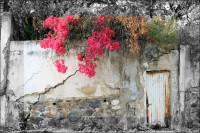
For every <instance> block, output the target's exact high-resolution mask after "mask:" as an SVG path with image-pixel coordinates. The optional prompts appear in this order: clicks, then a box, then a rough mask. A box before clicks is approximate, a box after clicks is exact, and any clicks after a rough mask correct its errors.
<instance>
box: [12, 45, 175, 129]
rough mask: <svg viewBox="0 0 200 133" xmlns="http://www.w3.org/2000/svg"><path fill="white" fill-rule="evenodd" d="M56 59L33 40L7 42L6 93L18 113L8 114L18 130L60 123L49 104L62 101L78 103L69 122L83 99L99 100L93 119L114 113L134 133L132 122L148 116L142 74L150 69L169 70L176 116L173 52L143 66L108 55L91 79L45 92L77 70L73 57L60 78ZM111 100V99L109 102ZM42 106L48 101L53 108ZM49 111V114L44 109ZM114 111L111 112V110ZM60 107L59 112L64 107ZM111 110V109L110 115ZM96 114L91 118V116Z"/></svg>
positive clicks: (117, 54) (77, 79)
mask: <svg viewBox="0 0 200 133" xmlns="http://www.w3.org/2000/svg"><path fill="white" fill-rule="evenodd" d="M71 52H72V53H73V51H71ZM55 57H56V55H55V54H54V53H53V52H51V51H49V50H44V49H41V48H40V46H39V43H38V42H36V41H11V43H10V58H9V65H10V66H9V72H8V79H9V83H8V90H10V91H12V92H13V95H12V96H10V101H12V103H13V106H14V107H13V109H14V110H17V111H18V112H19V115H18V116H17V115H16V114H14V115H11V116H13V117H14V116H16V117H17V118H18V121H20V123H21V125H15V126H16V127H18V128H19V127H21V128H24V127H26V128H29V129H35V127H34V126H36V127H37V128H45V127H48V125H49V124H48V123H49V122H51V121H53V120H52V119H54V120H55V121H59V116H60V114H62V111H61V112H60V111H59V110H58V109H57V108H55V105H53V104H54V103H58V104H59V103H60V102H66V101H68V102H69V103H70V105H73V103H74V102H75V103H76V107H75V108H76V111H75V112H74V110H71V108H72V107H70V108H69V111H66V110H65V111H66V112H65V117H66V118H68V119H70V118H69V117H70V116H69V115H70V114H71V113H77V110H79V109H78V108H80V106H79V101H80V100H81V99H82V100H84V99H92V101H93V100H94V101H93V102H96V101H98V102H99V103H100V105H99V106H98V107H95V108H93V109H95V110H92V112H93V113H94V112H95V113H94V114H99V115H103V114H104V113H105V112H104V113H103V112H100V113H99V112H98V111H97V112H96V110H104V111H111V112H115V111H117V112H116V113H117V114H116V115H115V116H117V117H118V116H120V117H119V118H118V120H119V119H122V118H123V117H127V118H130V119H126V121H127V123H126V122H124V123H121V124H122V125H123V126H122V127H121V128H122V129H124V128H125V129H126V128H127V126H128V127H129V128H131V127H132V128H133V127H134V126H136V123H140V124H141V123H143V124H144V123H145V116H146V115H145V100H144V99H145V97H144V82H145V76H144V75H145V71H149V70H170V71H171V82H172V92H173V93H172V95H171V102H172V108H171V112H172V114H171V115H172V116H174V114H175V113H174V112H175V110H176V109H177V108H176V107H175V103H174V102H173V101H174V100H175V101H176V100H177V95H178V94H177V90H178V88H177V87H178V86H177V83H178V81H177V79H178V78H177V62H178V51H177V50H174V51H172V52H171V53H170V54H164V55H162V56H160V58H159V59H158V61H151V62H144V63H139V61H138V60H137V58H136V57H135V56H133V55H130V56H128V57H126V58H124V57H123V56H121V55H120V52H111V53H110V55H109V56H107V57H105V58H102V59H101V60H100V61H99V63H98V67H97V71H96V76H95V77H94V78H91V79H90V78H88V77H86V76H85V75H83V74H81V73H79V72H77V73H76V74H75V75H74V76H72V77H70V78H69V79H68V80H66V82H65V83H64V84H63V85H60V86H58V87H55V88H51V90H47V89H46V90H45V88H49V87H52V86H54V85H56V84H58V83H59V82H61V81H63V80H64V79H65V78H66V77H67V76H69V75H71V74H73V73H74V72H75V71H76V70H77V69H78V68H77V63H78V62H77V59H76V55H75V54H72V55H70V56H68V57H66V58H65V61H66V64H67V65H68V67H69V69H68V71H67V73H66V74H64V75H63V74H60V73H58V72H57V70H56V68H55V66H54V65H53V60H54V59H55ZM145 64H147V66H146V65H145ZM142 75H143V76H142ZM105 97H106V98H105ZM74 98H75V99H74ZM110 98H111V100H108V99H110ZM104 100H108V101H109V102H108V104H106V105H104ZM113 100H117V104H116V105H115V103H114V105H112V104H111V103H112V101H113ZM46 102H47V103H49V102H50V105H51V106H50V105H49V104H47V103H46ZM86 103H87V104H88V103H90V101H86ZM127 104H129V108H127ZM41 105H42V106H44V109H41V111H39V112H38V109H37V108H39V107H41ZM38 106H39V107H38ZM47 106H49V108H50V109H47V108H46V107H47ZM52 106H53V107H52ZM56 106H57V104H56ZM112 106H114V108H111V107H112ZM60 108H61V110H62V108H64V106H61V107H60ZM85 108H87V107H85ZM103 108H104V109H103ZM110 108H111V109H113V110H110ZM88 109H91V107H88ZM11 110H12V109H11ZM14 110H12V111H14ZM12 111H11V112H12ZM56 112H57V113H56ZM93 113H92V114H93ZM76 115H78V116H80V115H82V114H79V113H78V114H76ZM99 115H95V117H98V116H99ZM111 116H112V115H110V116H108V117H109V120H111ZM50 117H51V118H50ZM22 118H23V119H22ZM33 120H36V121H38V123H40V126H39V125H36V124H34V123H32V124H33V125H34V126H33V125H31V123H30V122H33ZM45 121H46V123H47V125H46V126H44V125H43V124H44V122H45ZM118 122H119V121H118ZM118 122H117V123H118ZM135 122H136V123H135ZM83 123H84V122H83ZM134 124H135V125H134ZM42 125H43V126H42ZM50 125H51V124H50ZM58 125H59V124H58ZM61 125H62V124H61ZM83 125H84V124H83ZM124 125H126V126H124ZM80 128H83V127H80Z"/></svg>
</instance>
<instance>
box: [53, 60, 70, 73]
mask: <svg viewBox="0 0 200 133" xmlns="http://www.w3.org/2000/svg"><path fill="white" fill-rule="evenodd" d="M55 66H56V67H57V70H58V72H60V73H63V74H64V73H66V71H67V69H68V67H67V66H65V61H64V60H63V59H59V60H56V61H55Z"/></svg>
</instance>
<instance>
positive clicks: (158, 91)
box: [145, 71, 170, 125]
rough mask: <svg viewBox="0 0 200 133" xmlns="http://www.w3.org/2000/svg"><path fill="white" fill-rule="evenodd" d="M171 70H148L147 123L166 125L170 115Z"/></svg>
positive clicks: (146, 84) (146, 88)
mask: <svg viewBox="0 0 200 133" xmlns="http://www.w3.org/2000/svg"><path fill="white" fill-rule="evenodd" d="M169 74H170V73H169V71H151V72H146V83H145V90H146V116H147V123H148V124H152V123H159V124H163V125H166V124H167V123H166V121H167V120H168V118H169V117H170V82H169Z"/></svg>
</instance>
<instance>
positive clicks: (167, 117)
mask: <svg viewBox="0 0 200 133" xmlns="http://www.w3.org/2000/svg"><path fill="white" fill-rule="evenodd" d="M164 72H169V77H168V94H167V100H166V101H167V102H166V103H165V107H167V108H165V116H164V120H165V124H166V127H170V125H171V82H170V81H171V80H170V79H171V72H170V71H169V70H147V71H145V72H144V76H143V77H144V109H145V124H146V125H148V126H150V125H149V122H148V121H149V120H148V118H149V117H148V108H147V100H148V98H147V90H146V76H147V73H153V74H156V73H164Z"/></svg>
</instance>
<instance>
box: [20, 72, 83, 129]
mask: <svg viewBox="0 0 200 133" xmlns="http://www.w3.org/2000/svg"><path fill="white" fill-rule="evenodd" d="M78 71H79V70H76V71H75V72H74V73H73V74H71V75H69V76H68V77H67V78H66V79H64V80H63V81H62V82H60V83H57V84H56V85H54V86H52V87H49V88H46V89H45V91H44V92H42V93H39V95H38V98H37V101H36V102H34V103H32V105H30V106H29V113H28V115H27V116H26V117H25V118H24V119H23V125H22V126H21V129H25V128H26V126H27V121H28V119H29V118H30V116H31V110H32V106H33V105H36V104H37V103H38V102H39V101H40V98H41V95H44V94H46V93H48V92H49V91H50V90H52V89H55V88H57V87H58V86H61V85H64V84H65V82H66V81H67V80H68V79H69V78H70V77H72V76H74V75H75V74H76V73H77V72H78ZM27 95H32V94H27ZM27 95H25V96H22V97H20V98H19V99H17V100H16V102H17V101H19V100H20V99H21V98H24V97H26V96H27Z"/></svg>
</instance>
